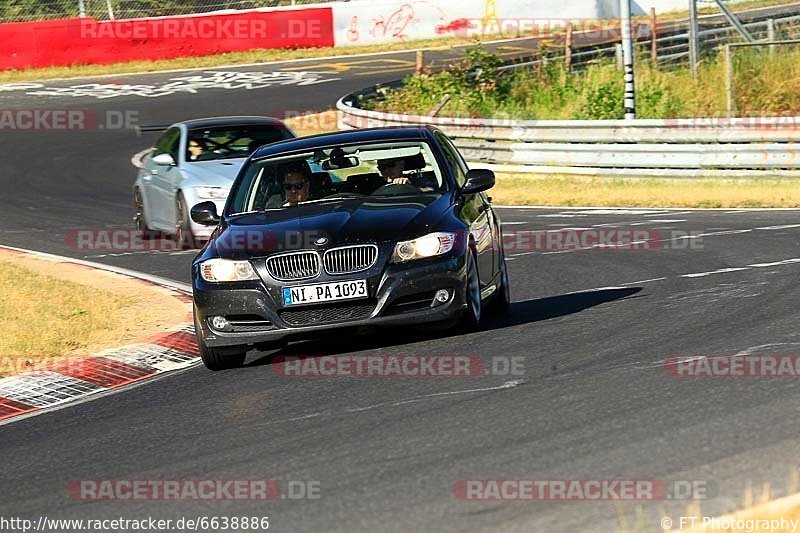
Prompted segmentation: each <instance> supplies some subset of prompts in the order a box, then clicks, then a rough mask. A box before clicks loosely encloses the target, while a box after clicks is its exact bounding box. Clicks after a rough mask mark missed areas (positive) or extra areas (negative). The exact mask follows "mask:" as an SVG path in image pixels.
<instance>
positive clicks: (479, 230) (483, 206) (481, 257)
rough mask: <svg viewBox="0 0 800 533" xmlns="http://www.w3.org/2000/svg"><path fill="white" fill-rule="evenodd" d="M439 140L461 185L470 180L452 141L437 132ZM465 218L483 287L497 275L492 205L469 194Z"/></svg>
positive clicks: (466, 197) (464, 209) (480, 195)
mask: <svg viewBox="0 0 800 533" xmlns="http://www.w3.org/2000/svg"><path fill="white" fill-rule="evenodd" d="M436 137H437V139H438V140H439V144H440V145H441V147H442V151H443V152H444V155H445V158H446V159H447V162H448V164H449V166H450V168H451V169H452V170H453V173H454V175H455V177H456V182H457V183H458V186H459V187H461V186H463V185H464V183H466V181H467V170H468V168H467V165H466V163H465V162H464V160H463V158H462V157H461V155H460V154H459V153H458V150H457V149H456V147H455V146H453V144H452V143H451V142H450V139H448V138H447V136H446V135H445V134H444V133H442V132H438V131H437V132H436ZM461 213H462V219H463V220H464V222H465V223H467V224H469V226H470V234H471V235H472V238H473V240H474V241H475V248H476V250H477V263H478V277H480V281H481V287H486V286H487V285H488V284H489V283H491V281H492V279H493V278H494V273H495V260H494V246H493V243H494V239H493V238H492V235H493V233H492V229H493V228H492V223H491V216H489V215H490V213H491V211H490V209H489V204H488V202H487V201H486V199H485V197H484V195H483V194H480V193H478V194H467V195H465V196H464V206H463V207H462V209H461Z"/></svg>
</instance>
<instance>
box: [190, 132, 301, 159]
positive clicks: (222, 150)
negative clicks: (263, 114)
mask: <svg viewBox="0 0 800 533" xmlns="http://www.w3.org/2000/svg"><path fill="white" fill-rule="evenodd" d="M292 137H293V136H292V134H291V132H290V131H289V130H288V129H286V128H284V127H282V126H280V125H272V124H246V125H240V126H218V127H213V128H192V129H189V134H188V139H187V140H188V142H187V143H186V161H187V162H188V163H192V162H197V161H213V160H215V159H233V158H239V157H247V156H249V155H250V154H251V153H252V152H253V151H254V150H255V149H256V148H258V147H260V146H263V145H265V144H270V143H274V142H277V141H282V140H284V139H291V138H292Z"/></svg>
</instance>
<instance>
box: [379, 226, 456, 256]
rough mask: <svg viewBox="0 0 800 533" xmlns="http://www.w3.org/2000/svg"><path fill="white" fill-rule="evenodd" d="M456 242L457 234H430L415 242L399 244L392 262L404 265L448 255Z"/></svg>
mask: <svg viewBox="0 0 800 533" xmlns="http://www.w3.org/2000/svg"><path fill="white" fill-rule="evenodd" d="M455 242H456V234H455V233H443V232H439V233H429V234H428V235H425V236H424V237H420V238H418V239H414V240H413V241H402V242H398V243H397V245H396V246H395V247H394V254H392V261H394V262H395V263H402V262H404V261H412V260H414V259H424V258H426V257H434V256H437V255H442V254H446V253H447V252H449V251H450V250H452V249H453V244H455Z"/></svg>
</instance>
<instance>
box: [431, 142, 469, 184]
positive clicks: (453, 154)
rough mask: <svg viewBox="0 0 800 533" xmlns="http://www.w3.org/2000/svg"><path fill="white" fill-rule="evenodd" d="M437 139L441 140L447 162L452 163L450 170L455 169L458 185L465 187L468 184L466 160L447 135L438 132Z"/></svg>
mask: <svg viewBox="0 0 800 533" xmlns="http://www.w3.org/2000/svg"><path fill="white" fill-rule="evenodd" d="M436 138H437V139H438V140H439V144H440V145H441V147H442V151H443V152H444V156H445V157H446V158H447V162H448V163H450V168H452V169H453V173H454V174H455V176H456V183H458V185H459V186H462V185H464V184H465V183H466V182H467V168H466V164H464V160H463V159H462V158H461V156H460V155H459V153H458V151H457V150H456V148H455V147H454V146H453V144H452V143H451V142H450V139H448V138H447V136H446V135H445V134H443V133H441V132H436Z"/></svg>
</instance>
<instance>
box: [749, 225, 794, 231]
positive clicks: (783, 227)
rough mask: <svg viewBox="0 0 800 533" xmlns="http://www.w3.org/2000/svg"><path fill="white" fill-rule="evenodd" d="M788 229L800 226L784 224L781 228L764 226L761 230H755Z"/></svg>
mask: <svg viewBox="0 0 800 533" xmlns="http://www.w3.org/2000/svg"><path fill="white" fill-rule="evenodd" d="M789 228H800V224H784V225H783V226H765V227H763V228H756V229H763V230H773V229H789Z"/></svg>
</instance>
